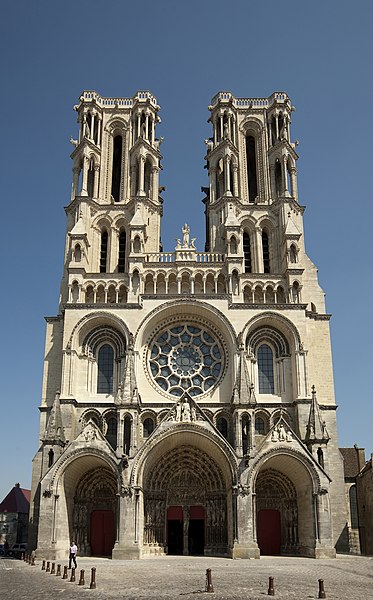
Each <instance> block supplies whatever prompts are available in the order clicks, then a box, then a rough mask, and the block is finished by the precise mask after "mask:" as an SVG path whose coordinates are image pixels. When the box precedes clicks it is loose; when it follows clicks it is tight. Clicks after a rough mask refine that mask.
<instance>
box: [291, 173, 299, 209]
mask: <svg viewBox="0 0 373 600" xmlns="http://www.w3.org/2000/svg"><path fill="white" fill-rule="evenodd" d="M290 182H291V195H292V198H294V200H297V201H298V185H297V170H296V168H295V167H291V169H290Z"/></svg>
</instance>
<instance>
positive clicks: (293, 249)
mask: <svg viewBox="0 0 373 600" xmlns="http://www.w3.org/2000/svg"><path fill="white" fill-rule="evenodd" d="M289 258H290V262H291V263H296V262H297V249H296V247H295V246H294V244H292V245H291V246H290V250H289Z"/></svg>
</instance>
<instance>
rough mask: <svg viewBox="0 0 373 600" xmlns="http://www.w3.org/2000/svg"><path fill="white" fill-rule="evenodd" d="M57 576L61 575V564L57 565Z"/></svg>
mask: <svg viewBox="0 0 373 600" xmlns="http://www.w3.org/2000/svg"><path fill="white" fill-rule="evenodd" d="M56 577H61V565H57V573H56Z"/></svg>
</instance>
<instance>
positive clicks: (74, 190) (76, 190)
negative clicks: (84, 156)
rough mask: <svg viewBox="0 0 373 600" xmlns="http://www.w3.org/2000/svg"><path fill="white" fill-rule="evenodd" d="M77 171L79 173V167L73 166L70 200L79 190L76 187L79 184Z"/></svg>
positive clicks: (77, 194)
mask: <svg viewBox="0 0 373 600" xmlns="http://www.w3.org/2000/svg"><path fill="white" fill-rule="evenodd" d="M79 173H80V167H79V166H78V167H74V168H73V185H72V190H71V200H74V198H75V196H79V192H80V190H79V189H78V186H79Z"/></svg>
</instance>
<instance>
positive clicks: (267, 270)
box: [262, 230, 271, 273]
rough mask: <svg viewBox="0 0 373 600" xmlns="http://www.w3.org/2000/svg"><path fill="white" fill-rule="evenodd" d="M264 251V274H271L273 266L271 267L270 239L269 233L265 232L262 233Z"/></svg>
mask: <svg viewBox="0 0 373 600" xmlns="http://www.w3.org/2000/svg"><path fill="white" fill-rule="evenodd" d="M262 250H263V267H264V273H270V272H271V265H270V258H269V239H268V233H267V232H266V231H265V230H264V231H263V232H262Z"/></svg>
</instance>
